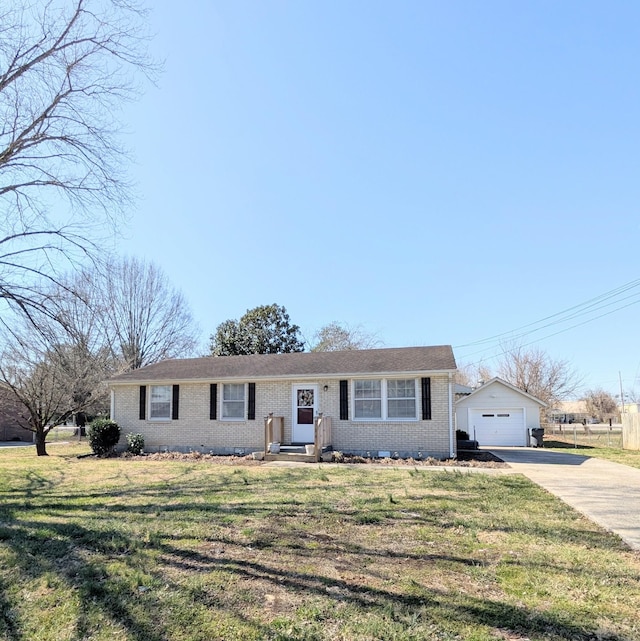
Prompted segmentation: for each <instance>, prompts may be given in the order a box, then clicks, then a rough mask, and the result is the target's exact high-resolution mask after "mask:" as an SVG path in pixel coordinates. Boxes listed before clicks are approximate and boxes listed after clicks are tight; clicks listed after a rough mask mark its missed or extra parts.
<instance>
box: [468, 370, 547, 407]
mask: <svg viewBox="0 0 640 641" xmlns="http://www.w3.org/2000/svg"><path fill="white" fill-rule="evenodd" d="M492 385H502V386H504V387H506V388H508V389H510V390H511V391H513V392H516V393H518V394H521V395H522V396H525V397H526V398H528V399H529V400H531V401H533V402H534V403H538V405H540V406H541V407H547V404H546V403H545V402H544V401H541V400H540V399H539V398H536V397H535V396H532V395H531V394H528V393H527V392H524V391H522V390H521V389H520V388H519V387H516V386H515V385H512V384H511V383H507V381H505V380H503V379H501V378H499V377H498V376H495V377H494V378H492V379H491V380H490V381H487V382H486V383H483V384H482V385H480V387H476V389H474V390H473V392H471V394H469V395H468V396H465V397H464V398H461V399H460V400H458V401H456V405H457V404H458V403H460V404H462V403H463V402H464V401H467V400H468V399H470V398H471V397H472V396H474V395H475V394H478V393H479V392H484V391H486V390H487V388H489V387H491V386H492Z"/></svg>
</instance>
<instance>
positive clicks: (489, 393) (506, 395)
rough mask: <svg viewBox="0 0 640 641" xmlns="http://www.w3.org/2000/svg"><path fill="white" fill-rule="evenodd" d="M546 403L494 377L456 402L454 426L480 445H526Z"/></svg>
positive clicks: (538, 422)
mask: <svg viewBox="0 0 640 641" xmlns="http://www.w3.org/2000/svg"><path fill="white" fill-rule="evenodd" d="M546 406H547V405H546V403H544V402H543V401H541V400H540V399H538V398H535V397H534V396H531V394H527V393H526V392H523V391H522V390H520V389H518V388H517V387H514V386H513V385H511V384H510V383H507V382H506V381H503V380H502V379H500V378H497V377H496V378H492V379H491V380H490V381H488V382H486V383H484V384H483V385H481V386H480V387H478V388H476V389H475V390H473V392H471V394H468V395H467V396H464V397H462V398H460V399H459V400H457V401H456V404H455V411H456V427H457V429H459V430H463V431H465V432H467V434H469V438H471V439H473V440H476V441H478V444H479V446H480V447H491V446H495V445H504V446H514V445H515V446H528V445H529V443H530V438H529V437H530V433H531V430H532V429H535V428H539V427H540V410H541V408H545V407H546Z"/></svg>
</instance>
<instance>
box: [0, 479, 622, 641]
mask: <svg viewBox="0 0 640 641" xmlns="http://www.w3.org/2000/svg"><path fill="white" fill-rule="evenodd" d="M285 478H286V479H287V480H288V481H291V482H292V483H293V484H294V485H295V480H296V479H297V476H294V477H290V476H288V475H287V476H286V477H285ZM227 480H228V479H227ZM204 482H205V480H203V485H201V486H198V485H197V484H196V485H195V486H194V487H190V488H189V495H193V496H196V495H197V494H198V493H203V492H206V493H211V492H212V491H213V492H214V494H215V487H214V488H213V489H212V488H211V487H210V484H207V485H206V486H205V485H204ZM221 482H222V481H221ZM224 482H226V481H224ZM237 483H238V487H239V488H242V486H243V485H244V482H243V481H242V480H237ZM250 489H251V488H249V490H250ZM286 489H287V488H285V490H286ZM245 491H247V489H246V488H245ZM42 492H44V495H43V494H42ZM4 494H5V497H6V498H9V497H10V498H11V500H10V501H8V502H3V503H2V504H1V507H0V546H2V547H8V548H9V549H10V551H11V557H12V558H11V560H12V562H13V567H14V568H15V571H16V573H18V574H19V580H25V581H28V580H33V579H37V578H45V577H47V576H51V575H54V576H56V577H58V578H59V579H60V581H62V582H63V583H64V584H65V585H66V586H67V587H68V589H69V590H71V591H73V592H74V593H75V594H77V596H78V598H79V600H80V606H79V608H78V614H77V621H76V627H75V632H74V636H73V638H74V639H78V640H79V639H83V638H85V637H87V636H89V635H90V634H91V630H92V627H93V626H95V625H96V620H99V619H101V618H102V619H104V620H108V621H111V622H114V623H116V624H119V625H121V626H123V627H124V628H125V629H126V630H127V633H128V634H129V637H130V638H131V639H135V640H136V641H170V640H171V638H172V634H173V633H172V628H171V626H172V625H174V626H175V623H174V624H171V623H167V622H164V621H161V620H159V617H161V616H163V614H164V612H165V611H167V610H168V609H170V603H169V601H170V597H169V596H168V595H171V594H173V595H175V594H179V595H180V596H179V597H175V598H179V600H181V602H182V605H183V607H184V608H186V610H187V611H189V610H193V611H194V612H196V611H202V615H201V616H202V617H204V619H203V620H204V621H205V623H207V622H208V624H211V621H210V620H209V619H207V616H209V614H210V612H208V611H209V610H211V609H212V608H216V609H218V610H219V611H220V612H221V615H220V616H224V617H228V618H229V617H230V618H231V619H232V622H233V625H236V626H238V627H239V628H240V629H245V631H246V632H247V634H248V635H249V636H254V637H255V638H266V637H267V636H269V630H270V626H269V623H268V621H265V620H263V619H262V617H259V616H258V614H256V615H254V616H251V615H248V614H247V611H246V604H243V603H233V602H229V601H228V600H224V598H222V597H224V595H222V597H221V601H220V605H217V604H216V603H218V601H216V600H215V599H214V601H213V602H212V601H211V599H210V597H209V595H207V594H206V591H205V592H198V590H190V589H189V585H190V583H191V582H193V581H195V580H196V579H198V578H199V577H201V576H203V574H202V573H205V575H206V574H207V573H214V572H222V573H223V575H224V576H226V577H228V579H229V580H230V581H232V582H233V583H234V584H235V583H236V582H244V583H246V584H247V585H256V584H261V585H271V586H272V587H273V589H274V590H275V589H284V590H286V591H287V592H288V593H290V594H292V595H295V600H296V601H297V602H299V603H302V602H303V601H304V600H305V599H309V598H322V599H325V600H326V601H327V602H328V603H332V602H333V603H335V602H341V603H348V604H350V605H352V606H353V607H355V608H357V610H359V611H360V612H362V615H363V616H366V615H367V614H373V613H376V614H378V615H380V616H387V614H388V613H391V616H392V617H393V618H394V620H397V622H398V623H399V624H402V625H404V624H406V625H410V624H409V623H406V622H407V621H408V620H409V618H410V617H413V619H415V617H416V615H418V618H419V620H421V621H422V623H423V624H425V625H426V624H432V623H433V624H435V625H437V626H440V625H442V624H444V623H445V622H446V619H447V618H451V617H453V618H456V619H458V620H459V621H462V622H464V623H466V624H468V625H471V626H478V625H486V626H490V627H495V628H500V629H505V628H508V629H510V630H514V631H517V632H519V633H521V634H523V635H525V636H526V635H533V634H537V635H548V636H549V638H554V637H555V638H572V639H593V638H595V636H594V635H593V633H592V631H590V630H589V629H588V628H587V627H586V626H584V625H581V624H578V623H575V622H573V621H567V620H566V619H564V620H561V618H560V617H559V616H557V615H556V614H553V613H550V612H540V611H537V610H536V609H535V607H533V606H532V607H527V606H523V605H513V604H508V603H504V602H503V601H500V600H496V599H492V598H488V597H486V598H479V597H477V596H470V595H468V594H464V593H462V592H458V591H445V590H443V589H439V588H435V587H431V586H429V585H428V581H429V574H428V568H429V564H442V563H444V564H447V565H449V566H451V567H455V566H461V567H469V566H474V565H479V564H482V559H477V558H474V556H473V555H472V554H470V555H469V556H467V557H465V556H459V555H458V556H456V555H446V554H419V553H413V552H409V553H408V554H403V553H400V552H394V551H393V550H389V549H385V548H382V549H380V548H370V547H367V546H365V545H353V544H351V545H349V546H348V547H345V545H344V544H341V543H340V539H339V538H338V537H334V538H332V539H327V538H326V535H325V536H324V537H322V536H318V535H314V534H313V531H311V532H310V531H308V530H307V531H302V530H301V529H295V528H294V529H293V530H291V529H288V527H287V526H288V525H289V520H288V517H289V516H296V517H297V518H299V516H300V514H299V510H297V509H296V508H297V506H298V505H301V504H303V503H302V502H297V500H295V499H294V501H296V502H295V504H293V505H289V506H287V508H286V510H285V511H282V512H278V510H279V507H281V506H280V505H279V504H278V503H277V502H272V503H266V504H265V503H256V502H251V501H247V502H244V503H238V504H234V506H233V509H234V513H236V512H237V513H238V514H239V515H241V516H242V517H252V518H253V519H257V520H258V522H264V523H267V524H268V525H269V527H270V528H272V530H273V531H272V532H270V533H269V537H268V538H262V539H261V538H260V533H259V536H258V537H253V538H252V537H248V538H247V539H246V541H231V542H230V540H229V538H225V537H224V536H223V533H221V532H217V533H216V532H214V531H213V530H214V526H215V525H216V520H215V519H212V517H214V516H215V515H217V516H219V517H220V519H223V518H226V517H227V516H228V511H227V510H225V509H224V507H223V506H221V505H219V504H215V505H211V504H206V503H205V504H203V503H202V502H197V501H193V502H191V501H190V502H188V503H180V504H175V503H173V504H170V502H172V501H174V500H175V496H176V492H175V489H174V488H173V487H171V485H170V484H166V485H162V486H158V484H150V485H148V486H140V485H138V486H136V488H134V489H129V490H127V489H121V488H119V489H117V490H116V489H114V490H113V491H111V490H104V491H99V492H97V491H94V492H91V493H90V494H91V496H90V498H88V497H87V495H86V494H85V493H84V492H81V491H78V492H77V493H76V494H71V495H70V494H69V492H68V490H67V491H65V493H64V495H63V493H62V492H61V493H60V494H58V492H57V490H56V489H55V488H52V487H51V486H49V485H48V484H47V483H43V482H42V479H41V478H39V477H33V478H31V479H30V482H29V486H28V487H27V488H24V489H23V490H21V491H18V492H11V493H4ZM141 496H144V502H142V503H141V504H139V505H135V504H134V505H128V504H119V503H115V504H111V505H108V506H106V508H105V509H104V511H102V510H100V509H99V507H98V506H96V499H99V498H104V499H109V498H110V499H112V500H113V499H122V500H124V499H126V498H128V497H131V498H135V499H139V498H140V497H141ZM63 498H64V499H65V500H66V501H67V503H66V509H67V510H68V509H72V510H73V511H74V513H73V516H72V517H70V518H69V519H65V509H64V507H63V508H61V507H60V505H63V506H64V505H65V501H64V500H63ZM35 503H37V505H34V509H36V510H37V513H38V519H36V520H30V519H26V518H24V516H23V515H25V514H26V513H28V511H29V504H35ZM326 508H327V506H322V505H321V506H319V507H318V509H326ZM166 510H169V511H170V512H171V513H174V514H175V513H179V512H182V515H181V516H180V517H179V518H178V521H179V522H180V523H181V524H183V525H184V524H187V526H188V524H189V523H190V521H191V520H193V522H194V523H198V524H202V522H207V523H210V525H211V527H210V530H211V533H212V536H211V537H210V538H207V540H206V543H207V545H209V546H211V545H216V546H218V548H217V551H216V552H215V553H203V552H202V551H200V550H198V549H193V548H190V547H188V546H187V545H186V544H183V545H182V546H181V545H180V543H179V540H180V539H182V538H184V534H178V535H173V534H171V533H169V532H164V531H161V528H163V527H166V526H167V522H162V521H157V520H156V521H153V519H152V520H150V521H149V523H152V522H155V523H156V526H155V529H154V528H149V530H150V531H149V536H148V537H146V538H145V539H144V540H141V538H140V536H139V535H136V534H135V533H130V532H125V531H123V529H121V528H120V526H119V525H113V526H111V525H109V520H113V521H114V523H115V524H119V523H122V522H126V521H127V519H128V518H129V517H133V516H135V515H136V514H138V515H144V516H145V517H146V518H147V517H150V516H152V515H155V514H158V513H159V512H160V513H162V512H163V511H166ZM333 510H334V515H337V516H339V517H340V518H342V519H345V520H346V522H347V524H348V525H349V526H350V527H358V524H357V523H356V522H355V519H356V517H357V512H358V511H357V510H353V509H349V510H344V509H340V508H333ZM394 510H396V508H390V507H389V506H387V505H382V504H379V512H380V513H381V514H383V519H386V518H389V519H391V518H392V516H389V514H392V512H393V511H394ZM396 511H397V510H396ZM274 514H275V515H277V516H279V517H281V518H274ZM104 517H106V518H104ZM308 517H309V518H311V519H313V517H314V513H313V512H310V513H309V515H308ZM402 518H403V520H404V519H406V518H407V515H406V514H404V515H403V516H402ZM409 518H410V519H412V520H414V522H415V523H417V524H420V525H422V524H425V523H427V522H429V523H432V524H437V525H438V526H440V527H441V526H442V523H441V522H439V520H438V519H441V518H442V515H435V516H433V517H428V518H427V517H425V515H424V514H421V515H417V516H413V517H409ZM78 519H82V520H83V523H78V522H76V521H77V520H78ZM146 526H147V522H146V521H145V523H144V527H146ZM451 526H452V527H453V522H452V523H451ZM362 527H365V528H366V527H367V525H366V524H362ZM514 529H515V526H514ZM527 534H530V530H529V529H527ZM550 534H552V533H551V532H548V531H546V530H545V531H544V532H541V533H540V536H541V537H542V539H543V540H544V537H547V536H549V535H550ZM589 534H594V536H595V538H594V541H596V540H598V537H597V536H596V533H589ZM304 536H308V537H311V538H313V539H314V543H317V545H318V548H317V549H316V550H315V551H314V552H313V555H315V557H316V558H321V559H322V560H327V559H334V561H335V562H338V558H339V557H340V556H342V555H344V554H349V555H351V556H352V557H353V559H354V562H353V563H352V567H358V568H359V569H358V571H359V572H361V573H362V574H363V575H364V576H365V578H366V581H368V582H372V580H373V579H372V577H375V571H376V568H377V567H379V566H380V564H384V558H389V559H393V560H394V561H395V562H396V563H398V567H400V564H401V563H403V562H406V563H412V562H414V563H415V562H420V563H421V564H424V565H425V568H426V570H427V571H426V573H425V579H424V582H421V583H415V582H414V584H412V586H411V589H409V588H407V587H402V583H401V582H400V581H398V582H396V583H394V588H393V589H392V590H387V589H383V588H381V587H373V586H371V585H364V584H363V583H364V582H363V581H362V580H358V581H356V580H355V579H353V580H350V579H345V578H339V579H338V578H335V577H332V576H325V575H323V574H322V573H321V571H320V570H318V571H317V572H315V573H307V572H303V571H300V569H297V570H288V569H287V570H283V569H282V566H278V565H276V564H270V563H269V562H264V561H260V562H257V561H255V560H248V559H246V558H234V556H240V553H235V552H234V548H235V549H237V550H242V548H245V549H246V548H250V547H251V545H252V544H253V545H256V544H257V547H259V548H261V549H262V551H263V552H264V551H268V548H269V547H270V546H271V543H272V542H274V541H276V542H279V544H280V546H281V547H280V549H278V548H274V550H273V553H274V554H278V553H279V552H280V551H282V549H283V547H284V550H285V551H286V552H287V553H288V554H291V555H293V556H294V557H297V558H298V559H300V558H302V557H303V556H305V555H306V552H305V550H303V549H302V548H301V539H302V540H303V541H304ZM600 536H601V538H602V541H601V544H602V546H603V547H606V548H607V549H611V540H610V539H608V538H607V535H605V534H602V535H600ZM271 537H273V538H271ZM560 537H562V535H560ZM561 540H563V541H566V538H561ZM261 541H262V543H261ZM580 542H583V541H582V539H581V541H580ZM230 545H232V546H234V548H231V549H229V546H230ZM220 550H222V551H223V552H222V553H220ZM365 557H366V560H367V561H369V559H370V558H374V559H375V558H378V559H379V560H377V561H375V562H374V563H373V564H372V565H371V568H369V567H368V566H367V564H366V563H364V561H365ZM358 559H361V561H358ZM114 563H116V564H119V566H121V569H120V570H118V572H119V573H118V572H115V571H114V570H113V564H114ZM521 563H522V565H524V566H525V569H526V567H527V565H529V562H521ZM563 571H564V570H563ZM176 573H178V574H176ZM461 576H462V578H463V579H464V574H461ZM172 577H179V578H172ZM607 577H608V578H611V573H610V572H609V571H607ZM377 578H378V583H380V580H379V579H380V577H377ZM400 578H401V577H400ZM600 578H601V577H598V576H597V575H594V577H593V581H594V582H597V581H598V580H600ZM149 586H151V587H149ZM147 588H149V589H147ZM141 589H143V590H142V591H140V590H141ZM0 590H1V591H0V612H1V613H2V619H1V620H0V632H1V633H2V634H4V635H5V637H6V639H8V640H9V641H28V639H29V637H28V636H27V634H28V633H25V632H24V629H25V622H24V620H20V618H16V615H15V606H16V604H15V603H12V601H11V598H10V597H9V596H8V595H9V594H10V592H11V591H12V590H10V588H9V586H8V585H7V584H6V583H5V584H4V585H2V586H0ZM221 592H222V591H221ZM34 607H37V606H34ZM445 613H446V615H445ZM346 623H347V622H346V621H344V622H342V624H346ZM185 625H187V623H185ZM204 638H206V637H204ZM237 638H241V636H238V637H237ZM290 638H296V637H290ZM319 638H322V637H319ZM600 638H607V639H609V640H610V641H623V637H617V636H613V635H610V636H608V637H600Z"/></svg>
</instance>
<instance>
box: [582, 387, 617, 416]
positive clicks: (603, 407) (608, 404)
mask: <svg viewBox="0 0 640 641" xmlns="http://www.w3.org/2000/svg"><path fill="white" fill-rule="evenodd" d="M584 402H585V405H586V406H587V412H588V413H589V414H590V415H591V416H592V417H593V418H597V419H598V420H599V421H600V422H604V421H605V420H607V419H609V418H613V417H614V416H615V415H616V414H617V413H618V404H617V402H616V399H615V398H614V397H613V395H612V394H610V393H609V392H607V391H605V390H603V389H602V388H600V387H598V388H596V389H590V390H587V391H586V392H585V395H584Z"/></svg>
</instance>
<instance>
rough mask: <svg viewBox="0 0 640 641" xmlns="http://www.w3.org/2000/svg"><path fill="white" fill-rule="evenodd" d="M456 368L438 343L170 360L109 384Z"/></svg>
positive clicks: (448, 350)
mask: <svg viewBox="0 0 640 641" xmlns="http://www.w3.org/2000/svg"><path fill="white" fill-rule="evenodd" d="M455 369H456V363H455V359H454V357H453V350H452V349H451V346H450V345H438V346H433V347H396V348H386V349H363V350H347V351H341V352H294V353H290V354H251V355H248V356H204V357H202V358H185V359H172V360H166V361H161V362H160V363H155V364H153V365H148V366H147V367H142V368H140V369H136V370H133V371H132V372H127V373H126V374H121V375H119V376H115V377H113V378H112V379H111V380H110V381H109V382H110V383H112V384H114V385H115V384H124V383H133V382H144V381H189V380H221V379H245V380H247V379H260V378H293V377H303V378H304V377H311V376H314V377H319V376H356V375H367V374H376V375H383V374H402V373H411V374H418V373H433V372H452V371H455Z"/></svg>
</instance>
